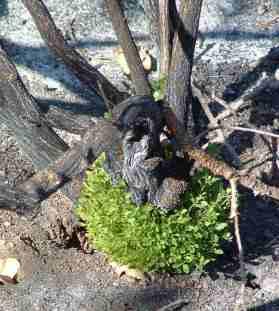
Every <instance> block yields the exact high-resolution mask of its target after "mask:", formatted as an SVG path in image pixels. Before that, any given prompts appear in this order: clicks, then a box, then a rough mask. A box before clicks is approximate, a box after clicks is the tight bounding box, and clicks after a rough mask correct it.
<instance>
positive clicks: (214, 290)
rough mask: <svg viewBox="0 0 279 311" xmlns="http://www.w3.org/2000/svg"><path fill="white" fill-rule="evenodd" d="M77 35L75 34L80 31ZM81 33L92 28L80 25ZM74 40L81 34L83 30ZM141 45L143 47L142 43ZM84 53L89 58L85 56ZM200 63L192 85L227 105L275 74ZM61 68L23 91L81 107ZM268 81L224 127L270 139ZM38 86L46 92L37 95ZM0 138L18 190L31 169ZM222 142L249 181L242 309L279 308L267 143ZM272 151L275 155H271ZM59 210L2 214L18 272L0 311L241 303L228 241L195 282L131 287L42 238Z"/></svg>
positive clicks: (273, 94) (278, 241)
mask: <svg viewBox="0 0 279 311" xmlns="http://www.w3.org/2000/svg"><path fill="white" fill-rule="evenodd" d="M247 3H250V1H248V2H247ZM49 4H50V5H51V4H53V3H52V1H49ZM13 5H15V4H13ZM10 10H11V7H10ZM11 12H14V11H13V10H11ZM54 12H56V13H55V14H56V17H57V21H58V23H59V21H60V19H61V18H62V17H65V15H63V16H62V17H61V16H59V14H58V12H57V11H55V10H54ZM98 13H99V12H98ZM23 18H24V16H23ZM79 29H80V31H82V29H83V28H82V26H81V27H80V28H79ZM84 29H90V28H89V27H88V25H86V27H85V28H84ZM78 35H80V36H81V35H82V32H81V33H78ZM83 35H84V36H85V37H86V36H87V35H88V33H87V32H85V30H84V32H83ZM145 43H146V45H150V42H145ZM5 44H6V47H7V46H8V47H9V52H10V54H11V56H13V57H14V58H13V59H14V60H15V61H19V63H20V64H21V65H22V64H23V65H26V64H28V65H30V63H29V61H28V51H27V50H24V49H23V52H22V51H21V53H20V55H19V53H18V52H17V49H18V48H19V47H18V46H15V45H14V46H13V45H12V44H11V43H10V42H8V41H7V42H6V43H5ZM209 44H210V41H209ZM218 44H219V43H218ZM26 49H27V47H26ZM224 50H225V49H224ZM36 53H37V52H36ZM45 53H47V52H45V51H44V50H43V49H41V54H40V55H41V56H40V58H39V60H38V62H37V63H40V60H41V59H42V58H44V55H45ZM85 53H87V54H86V56H87V57H90V56H91V54H92V50H88V51H85ZM95 53H96V52H95ZM212 53H213V54H214V53H215V52H214V51H213V52H212ZM96 55H98V56H105V57H109V56H110V55H111V48H110V49H107V50H106V49H102V50H101V51H99V52H98V54H95V56H96ZM48 57H49V56H48ZM208 57H209V56H208V54H207V55H206V57H205V58H201V59H200V60H199V61H198V62H197V64H196V66H195V69H194V72H195V75H196V77H197V78H198V81H199V84H200V85H201V86H202V87H203V89H204V90H206V91H208V92H209V93H210V92H212V91H213V90H215V92H216V95H218V96H219V97H222V98H224V99H226V100H228V101H229V100H233V99H234V98H237V97H238V96H240V95H241V93H242V92H243V91H244V90H245V89H246V88H247V87H248V86H249V85H250V84H251V83H252V82H253V81H254V80H255V79H256V78H257V77H258V76H259V75H260V74H261V73H262V72H265V73H266V74H267V76H268V77H270V79H271V78H272V79H273V77H274V73H275V71H276V69H277V64H276V63H274V62H272V61H267V62H265V61H263V59H261V60H260V59H259V58H257V60H258V61H257V62H255V60H254V59H252V60H251V58H239V59H238V60H236V61H232V62H228V61H224V60H221V61H219V62H216V63H214V64H212V63H211V62H210V61H208ZM22 59H25V61H26V63H24V62H20V60H22ZM37 63H36V64H33V65H32V64H31V66H30V68H31V71H35V72H37V71H38V72H39V71H40V70H41V69H42V68H39V67H36V66H38V65H37ZM110 65H111V64H110ZM110 65H109V67H110V72H109V76H110V77H111V78H113V77H116V76H117V75H119V69H117V68H116V67H113V66H112V69H111V66H110ZM106 66H108V65H106V64H105V65H104V67H103V68H102V70H104V72H106V70H107V69H106ZM46 67H49V69H48V68H47V72H48V73H50V72H52V71H51V68H52V63H49V64H47V65H46ZM19 68H20V66H19ZM20 70H22V68H21V69H20ZM63 70H64V69H63V68H62V69H61V68H58V69H57V71H56V74H57V75H58V76H59V77H60V78H59V79H58V82H57V81H55V82H53V80H46V79H42V78H41V77H40V78H38V80H37V79H35V78H34V76H32V78H31V79H30V73H29V75H26V72H25V76H24V75H23V78H24V81H25V82H27V81H29V83H30V84H29V85H28V87H29V90H32V94H33V95H34V96H36V97H38V98H40V99H43V98H48V99H49V98H52V99H55V100H56V101H57V100H58V101H59V100H62V98H63V100H67V101H68V102H76V103H79V102H84V101H86V100H88V97H87V96H85V95H84V90H83V89H82V87H81V86H80V85H79V84H78V82H77V81H76V80H75V79H74V78H72V77H71V76H69V75H65V74H64V71H63ZM42 72H43V71H42ZM47 77H48V75H47ZM61 77H62V78H61ZM47 79H49V78H47ZM42 81H44V84H42ZM117 81H118V82H117V83H118V85H120V86H122V84H121V80H119V78H118V80H117ZM272 81H273V84H272V83H271V84H270V85H269V88H267V89H265V90H264V91H263V92H261V94H259V95H258V96H257V97H256V98H254V99H253V100H252V101H251V102H250V105H249V106H248V107H246V108H245V109H243V110H242V111H241V112H239V113H238V115H237V117H236V116H235V117H234V116H233V117H230V118H228V119H226V120H225V123H226V124H227V125H228V124H229V125H236V124H238V125H239V124H241V125H243V126H246V125H247V124H249V125H251V124H252V125H254V126H257V128H259V129H262V130H273V131H276V130H277V129H276V122H277V121H276V120H277V118H279V115H278V102H277V98H278V95H279V94H278V89H279V88H278V82H277V80H276V79H275V78H274V79H273V80H272ZM38 82H39V83H38ZM64 82H65V83H64ZM53 83H54V84H53ZM55 83H56V84H55ZM39 84H41V85H44V86H45V85H47V86H49V87H48V88H47V87H43V86H42V87H38V85H39ZM34 86H35V87H34ZM53 89H55V90H53ZM69 92H70V94H71V96H70V95H69ZM211 108H212V109H213V110H214V111H216V112H217V111H220V109H222V108H221V107H220V106H219V105H217V104H216V103H215V104H214V103H212V107H211ZM98 113H100V109H99V110H96V114H98ZM200 120H202V121H201V122H200V125H201V128H200V130H202V128H203V126H205V123H206V122H205V121H206V118H205V117H204V116H202V115H200ZM0 133H1V138H0V178H1V179H4V180H5V181H6V182H7V183H10V184H12V185H16V184H18V183H20V182H22V181H23V180H25V179H26V178H28V177H29V176H30V175H31V174H32V173H33V172H34V168H33V167H32V164H31V161H30V160H29V159H27V158H26V157H25V156H24V154H22V152H21V151H20V150H19V148H18V146H17V143H16V141H15V140H14V138H13V135H12V133H10V131H9V130H8V129H7V128H6V127H5V126H4V125H1V128H0ZM59 133H60V134H61V136H62V137H63V138H64V139H65V140H66V141H67V142H68V143H69V144H70V145H71V144H72V143H74V142H75V141H76V140H77V139H79V137H76V136H73V135H69V134H67V133H62V132H59ZM226 136H227V137H228V142H230V143H231V144H232V146H234V148H235V149H236V151H237V153H238V154H239V155H240V159H241V163H242V165H243V166H242V167H241V168H246V169H247V168H248V169H249V176H248V177H249V182H247V185H246V187H242V188H240V193H241V227H240V229H241V235H242V239H243V243H244V250H245V263H246V269H247V273H248V274H249V282H247V284H246V285H247V286H246V288H245V295H244V305H245V307H244V310H270V311H271V310H279V286H278V280H279V265H278V259H279V258H278V257H279V254H278V253H279V206H278V201H277V200H276V199H274V197H276V194H277V192H276V191H277V186H278V184H277V180H276V178H275V179H273V180H272V182H273V184H272V186H270V179H269V178H268V176H270V168H271V163H272V162H271V158H272V156H271V151H270V139H269V138H264V137H262V136H258V135H254V134H250V133H245V132H244V133H243V132H239V131H230V132H229V131H227V130H226ZM274 152H275V154H276V156H277V152H278V150H277V149H276V150H275V151H274ZM220 155H221V156H222V157H223V159H224V160H225V161H227V162H229V163H231V158H230V155H229V154H228V153H227V151H226V150H225V148H222V150H221V154H220ZM277 198H278V197H277ZM66 203H67V202H61V201H59V194H58V195H55V196H52V197H51V198H50V199H49V200H47V201H46V202H45V203H44V204H43V206H42V209H41V211H40V213H39V214H38V215H37V217H35V218H34V219H30V218H25V217H23V216H19V215H16V214H14V213H12V212H10V211H4V210H1V213H0V258H6V257H16V258H17V259H18V260H19V261H20V264H21V273H20V275H19V279H18V281H19V282H18V284H17V285H5V286H1V287H0V302H1V303H0V311H2V310H3V311H14V310H59V311H60V310H61V311H64V310H97V311H103V310H150V311H153V310H158V309H159V308H160V307H163V306H165V305H167V304H168V303H171V302H173V301H176V300H177V299H185V300H187V304H185V305H184V306H183V307H181V308H179V309H178V308H177V309H174V308H173V309H170V310H220V311H221V310H224V311H225V310H228V311H230V310H235V306H236V304H237V303H238V300H239V298H240V281H239V266H238V261H237V252H236V247H235V245H234V243H232V244H229V245H224V251H225V254H224V256H222V257H221V258H219V259H218V260H217V261H216V262H215V263H214V264H212V265H210V266H209V267H208V269H207V271H206V272H205V273H203V274H199V273H192V274H191V275H154V276H152V279H147V280H145V281H141V282H137V281H134V280H131V279H129V278H127V277H126V276H125V275H124V276H122V277H119V276H118V275H117V274H116V273H115V272H114V271H113V269H112V268H111V266H110V265H109V263H108V262H107V259H106V257H105V255H104V254H101V253H99V252H97V251H94V252H93V253H92V254H86V253H84V252H83V251H82V250H81V249H80V248H79V245H78V243H75V241H71V242H70V243H64V244H63V245H61V244H59V243H57V241H56V242H55V240H53V239H52V238H53V236H51V235H50V233H49V230H45V228H47V227H48V226H47V224H48V216H49V213H47V211H49V210H50V209H51V210H52V211H53V215H52V216H53V217H54V218H55V217H56V216H57V214H56V213H57V210H56V208H58V209H59V208H61V206H62V207H63V205H66ZM57 217H58V216H57ZM48 229H49V228H48Z"/></svg>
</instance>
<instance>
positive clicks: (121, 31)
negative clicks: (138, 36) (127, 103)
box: [25, 0, 151, 95]
mask: <svg viewBox="0 0 279 311" xmlns="http://www.w3.org/2000/svg"><path fill="white" fill-rule="evenodd" d="M25 1H26V0H25ZM105 3H106V6H107V8H108V11H109V14H110V18H111V21H112V25H113V28H114V30H115V33H116V35H117V38H118V41H119V43H120V45H121V47H122V49H123V51H124V54H125V57H126V59H127V62H128V64H129V68H130V70H131V78H132V81H133V83H134V86H135V88H136V93H137V95H151V88H150V86H149V83H148V79H147V76H146V73H145V71H144V68H143V65H142V62H141V59H140V57H139V53H138V50H137V47H136V44H135V43H134V40H133V38H132V35H131V32H130V30H129V27H128V24H127V20H126V18H125V16H124V14H123V11H122V8H121V5H120V1H119V0H105Z"/></svg>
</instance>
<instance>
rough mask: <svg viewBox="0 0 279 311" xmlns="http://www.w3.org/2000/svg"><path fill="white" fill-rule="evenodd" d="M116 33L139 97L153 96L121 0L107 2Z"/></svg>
mask: <svg viewBox="0 0 279 311" xmlns="http://www.w3.org/2000/svg"><path fill="white" fill-rule="evenodd" d="M105 3H106V6H107V8H108V11H109V14H110V18H111V21H112V25H113V28H114V31H115V33H116V35H117V38H118V41H119V43H120V45H121V47H122V49H123V51H124V55H125V58H126V60H127V63H128V65H129V68H130V71H131V78H132V81H133V83H134V86H135V88H136V94H137V95H152V91H151V87H150V85H149V83H148V79H147V75H146V73H145V71H144V68H143V65H142V62H141V59H140V56H139V53H138V50H137V47H136V44H135V42H134V40H133V37H132V35H131V32H130V30H129V26H128V23H127V20H126V18H125V16H124V14H123V11H122V8H121V5H120V2H119V0H105Z"/></svg>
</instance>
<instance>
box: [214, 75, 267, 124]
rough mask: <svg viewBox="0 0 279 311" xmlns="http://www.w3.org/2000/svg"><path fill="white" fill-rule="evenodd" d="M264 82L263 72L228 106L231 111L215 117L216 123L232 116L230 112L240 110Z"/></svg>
mask: <svg viewBox="0 0 279 311" xmlns="http://www.w3.org/2000/svg"><path fill="white" fill-rule="evenodd" d="M266 80H267V78H266V73H265V72H263V73H262V75H261V76H260V77H259V79H258V80H257V81H256V82H255V83H254V84H252V85H251V86H250V87H249V88H248V89H247V90H246V91H245V92H244V93H243V94H242V95H241V96H240V97H239V98H237V99H236V100H234V101H232V102H231V103H230V104H229V105H230V108H231V109H229V110H225V111H223V112H222V113H220V114H219V115H218V116H217V117H216V119H217V121H219V120H223V119H225V118H227V117H229V116H230V115H231V114H232V112H231V111H238V110H239V109H240V108H242V107H243V106H244V105H245V104H246V103H247V101H248V100H250V99H251V98H252V97H253V96H255V95H256V93H257V92H258V90H259V89H261V87H262V86H263V82H264V81H266ZM223 103H224V102H223Z"/></svg>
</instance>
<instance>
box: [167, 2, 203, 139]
mask: <svg viewBox="0 0 279 311" xmlns="http://www.w3.org/2000/svg"><path fill="white" fill-rule="evenodd" d="M201 7H202V0H186V1H181V3H180V8H179V13H178V14H177V22H176V23H174V24H176V27H177V28H176V30H175V35H174V41H173V52H172V59H171V64H170V70H169V76H168V91H167V100H168V103H169V104H170V106H171V108H172V109H173V111H174V113H175V115H176V118H177V121H178V129H177V139H178V141H179V142H182V141H183V140H184V137H185V132H186V127H187V121H188V118H189V117H190V116H191V111H189V110H190V109H191V106H192V94H191V74H192V66H193V56H194V50H195V44H196V39H197V34H198V26H199V19H200V11H201ZM173 18H174V17H173Z"/></svg>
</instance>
